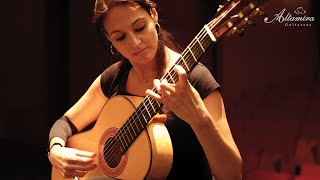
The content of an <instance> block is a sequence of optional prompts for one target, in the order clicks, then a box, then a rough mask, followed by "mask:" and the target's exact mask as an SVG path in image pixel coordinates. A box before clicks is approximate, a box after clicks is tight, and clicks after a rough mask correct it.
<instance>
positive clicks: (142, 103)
mask: <svg viewBox="0 0 320 180" xmlns="http://www.w3.org/2000/svg"><path fill="white" fill-rule="evenodd" d="M142 104H143V106H144V107H145V109H146V111H147V113H148V115H149V117H150V118H151V117H152V116H151V114H150V113H149V111H148V107H147V106H146V104H145V103H144V101H143V102H142Z"/></svg>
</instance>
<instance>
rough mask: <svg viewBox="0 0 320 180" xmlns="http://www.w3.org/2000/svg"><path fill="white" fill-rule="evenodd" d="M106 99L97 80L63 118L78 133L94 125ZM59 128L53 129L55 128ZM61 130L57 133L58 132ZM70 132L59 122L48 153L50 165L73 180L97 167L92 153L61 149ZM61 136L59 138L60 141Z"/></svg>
mask: <svg viewBox="0 0 320 180" xmlns="http://www.w3.org/2000/svg"><path fill="white" fill-rule="evenodd" d="M107 100H108V98H107V97H105V96H104V94H103V92H102V89H101V86H100V76H99V77H97V78H96V80H95V81H94V82H93V83H92V85H91V86H90V87H89V89H88V90H87V91H86V93H85V94H84V95H83V96H82V97H81V98H80V99H79V101H78V102H77V103H76V104H74V106H72V107H71V108H70V109H69V110H68V111H67V112H66V113H65V114H64V116H65V117H67V118H68V119H69V120H70V121H71V122H72V124H73V125H74V126H75V127H76V129H77V130H78V131H81V130H82V129H84V128H85V127H86V126H88V125H89V124H90V123H92V122H93V121H95V120H96V119H97V118H98V116H99V113H100V111H101V109H102V107H103V105H104V104H105V103H106V102H107ZM57 125H58V126H61V127H55V126H57ZM61 129H64V131H69V132H62V133H59V132H57V130H61ZM70 131H71V128H70V126H69V124H68V123H67V122H64V121H61V122H60V123H55V124H54V125H53V127H52V128H51V132H50V134H53V135H50V137H51V138H52V139H50V145H49V147H50V152H49V154H48V155H49V160H50V162H51V164H52V165H53V166H54V167H55V168H56V169H57V170H58V171H59V172H60V173H61V174H62V175H63V176H64V177H74V176H75V175H77V176H79V177H82V176H84V175H85V174H86V173H87V172H88V171H89V170H92V169H94V168H95V167H96V165H95V164H93V162H94V157H95V156H96V154H95V152H87V151H82V150H78V149H74V148H68V147H64V146H65V144H66V142H65V140H64V139H67V138H68V137H65V136H67V135H68V136H70V135H71V133H70ZM59 136H60V137H59Z"/></svg>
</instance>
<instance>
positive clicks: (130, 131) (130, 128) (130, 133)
mask: <svg viewBox="0 0 320 180" xmlns="http://www.w3.org/2000/svg"><path fill="white" fill-rule="evenodd" d="M128 122H129V123H128V124H129V126H128V132H129V135H130V137H131V141H133V140H134V136H132V130H133V129H132V125H131V123H130V121H128Z"/></svg>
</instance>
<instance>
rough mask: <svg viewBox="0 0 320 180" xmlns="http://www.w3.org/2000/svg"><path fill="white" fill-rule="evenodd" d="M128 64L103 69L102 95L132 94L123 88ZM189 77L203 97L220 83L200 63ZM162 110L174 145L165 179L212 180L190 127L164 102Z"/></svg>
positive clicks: (123, 63) (203, 155) (126, 62)
mask: <svg viewBox="0 0 320 180" xmlns="http://www.w3.org/2000/svg"><path fill="white" fill-rule="evenodd" d="M131 68H132V66H131V64H130V63H129V62H128V61H120V62H117V63H115V64H113V65H111V66H110V67H109V68H107V69H106V70H105V71H104V72H103V73H102V75H101V87H102V91H103V93H104V94H105V96H107V97H108V98H110V97H111V96H114V95H131V94H129V93H128V92H127V91H126V81H127V78H128V74H129V71H130V69H131ZM188 79H189V81H190V83H191V84H192V86H193V87H195V89H196V90H197V91H198V92H199V94H200V96H201V98H202V99H204V98H205V97H207V96H208V95H209V94H210V93H211V92H212V91H214V90H216V89H217V90H219V91H220V85H219V84H218V83H217V82H216V80H215V79H214V78H213V76H212V74H211V73H210V71H209V70H208V69H207V68H206V67H205V66H204V65H203V64H202V63H198V64H197V65H196V66H195V68H194V69H193V70H192V72H191V73H189V74H188ZM161 111H162V113H166V114H167V116H168V120H167V121H166V123H165V125H166V127H167V129H168V132H169V134H170V138H171V141H172V146H173V164H172V168H171V171H170V173H169V175H168V177H167V179H168V180H169V179H170V180H171V179H175V180H180V179H197V180H207V179H208V180H209V179H210V180H211V179H212V173H211V169H210V166H209V164H208V161H207V158H206V156H205V153H204V151H203V149H202V147H201V145H200V143H199V141H198V139H197V137H196V135H195V133H194V132H193V130H192V128H191V127H190V126H189V124H187V123H186V122H185V121H183V120H181V119H179V118H178V117H177V116H175V114H174V113H173V112H172V111H171V110H170V109H167V108H166V107H165V106H164V108H162V110H161Z"/></svg>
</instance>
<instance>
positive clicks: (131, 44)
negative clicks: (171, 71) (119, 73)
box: [103, 5, 158, 64]
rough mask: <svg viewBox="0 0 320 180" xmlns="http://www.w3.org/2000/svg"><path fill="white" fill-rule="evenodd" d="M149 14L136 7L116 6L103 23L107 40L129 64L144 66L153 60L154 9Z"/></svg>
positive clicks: (154, 50)
mask: <svg viewBox="0 0 320 180" xmlns="http://www.w3.org/2000/svg"><path fill="white" fill-rule="evenodd" d="M151 14H152V15H151V16H152V17H151V16H150V14H149V13H148V12H147V11H146V10H145V9H143V8H141V7H140V6H138V5H135V6H132V5H131V6H129V5H126V6H116V7H113V8H112V9H111V10H110V12H109V13H108V15H107V16H106V18H105V19H104V21H103V26H104V28H105V29H106V31H107V33H108V36H107V38H108V39H109V40H110V42H111V43H112V45H113V46H114V48H116V49H117V50H118V51H119V52H120V53H121V54H122V55H123V56H124V57H126V58H127V59H129V60H130V61H131V63H138V64H145V63H148V62H150V61H152V60H154V59H155V55H156V52H157V48H158V34H157V30H156V28H155V25H156V23H157V20H158V17H157V12H156V10H155V9H152V13H151Z"/></svg>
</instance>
